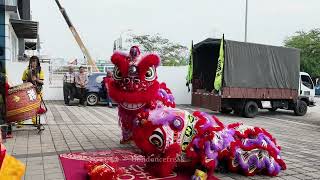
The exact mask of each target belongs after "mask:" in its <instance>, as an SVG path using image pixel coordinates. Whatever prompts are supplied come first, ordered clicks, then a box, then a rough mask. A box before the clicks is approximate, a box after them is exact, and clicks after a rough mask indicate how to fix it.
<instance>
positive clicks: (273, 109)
mask: <svg viewBox="0 0 320 180" xmlns="http://www.w3.org/2000/svg"><path fill="white" fill-rule="evenodd" d="M277 109H278V108H276V107H273V108H269V109H268V110H269V111H270V112H275V111H277Z"/></svg>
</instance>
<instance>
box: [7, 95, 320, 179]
mask: <svg viewBox="0 0 320 180" xmlns="http://www.w3.org/2000/svg"><path fill="white" fill-rule="evenodd" d="M316 101H317V104H318V105H319V106H315V107H311V108H309V111H308V113H307V114H306V115H305V116H303V117H297V116H294V114H293V112H291V111H277V112H268V111H261V112H260V113H259V115H258V116H257V117H256V118H252V119H248V118H242V117H237V116H234V115H222V114H219V113H218V114H215V115H217V116H218V118H220V119H221V120H222V121H223V122H224V123H227V124H228V123H233V122H243V123H245V124H247V125H253V126H260V127H263V128H265V129H266V130H268V131H269V132H270V133H271V134H272V135H273V136H274V137H275V138H276V139H277V142H278V143H279V144H280V146H281V147H282V156H283V158H284V160H285V162H286V164H287V170H285V171H282V172H281V173H280V174H279V175H278V176H277V177H273V178H270V177H268V176H253V177H245V176H242V175H239V174H234V173H220V172H216V173H215V176H216V177H218V178H220V179H225V180H232V179H289V180H295V179H320V138H319V137H320V98H317V100H316ZM47 105H48V112H47V114H46V115H45V117H44V118H45V119H46V122H47V124H46V125H45V128H46V129H45V130H44V131H43V132H42V133H41V134H37V131H36V130H35V128H32V127H29V126H25V127H23V128H20V129H16V128H14V138H12V139H7V140H6V142H5V143H4V144H5V146H6V147H7V152H8V153H9V154H11V155H13V156H14V157H16V158H17V159H19V160H20V161H22V162H23V163H24V164H25V165H26V173H25V177H24V178H23V179H24V180H42V179H44V180H51V179H55V180H60V179H64V175H63V170H62V167H61V165H60V161H59V158H58V155H59V154H62V153H67V152H83V151H98V150H109V149H115V148H129V149H130V148H134V146H133V145H120V144H119V140H120V137H121V133H120V128H119V127H118V120H117V108H113V109H110V108H108V107H105V106H95V107H77V106H65V105H64V104H63V102H62V101H48V102H47ZM179 108H182V109H186V110H189V111H195V110H201V111H207V112H209V113H212V114H214V113H213V112H210V111H208V110H205V109H198V108H194V107H190V106H179Z"/></svg>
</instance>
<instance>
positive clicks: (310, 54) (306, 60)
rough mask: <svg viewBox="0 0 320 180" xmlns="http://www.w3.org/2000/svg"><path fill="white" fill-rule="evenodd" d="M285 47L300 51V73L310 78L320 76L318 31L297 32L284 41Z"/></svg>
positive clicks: (319, 39) (319, 35) (319, 37)
mask: <svg viewBox="0 0 320 180" xmlns="http://www.w3.org/2000/svg"><path fill="white" fill-rule="evenodd" d="M284 44H285V46H286V47H293V48H297V49H300V50H301V65H300V69H301V71H304V72H307V73H309V74H310V75H311V76H312V77H319V76H320V29H312V30H310V31H309V32H304V31H298V32H296V34H295V35H293V36H291V37H289V38H287V39H286V40H285V41H284Z"/></svg>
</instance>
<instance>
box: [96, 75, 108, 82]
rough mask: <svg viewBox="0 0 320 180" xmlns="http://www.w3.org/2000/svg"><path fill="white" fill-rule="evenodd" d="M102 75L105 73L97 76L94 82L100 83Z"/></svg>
mask: <svg viewBox="0 0 320 180" xmlns="http://www.w3.org/2000/svg"><path fill="white" fill-rule="evenodd" d="M104 77H106V76H105V75H101V76H97V78H96V82H97V83H101V82H102V80H103V78H104Z"/></svg>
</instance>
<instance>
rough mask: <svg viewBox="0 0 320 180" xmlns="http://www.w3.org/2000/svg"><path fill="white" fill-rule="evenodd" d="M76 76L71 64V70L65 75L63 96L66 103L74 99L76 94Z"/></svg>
mask: <svg viewBox="0 0 320 180" xmlns="http://www.w3.org/2000/svg"><path fill="white" fill-rule="evenodd" d="M75 76H76V74H75V73H74V70H73V67H72V66H69V72H67V73H65V74H64V76H63V97H64V103H65V104H66V105H69V101H70V100H71V101H73V98H74V96H75Z"/></svg>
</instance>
